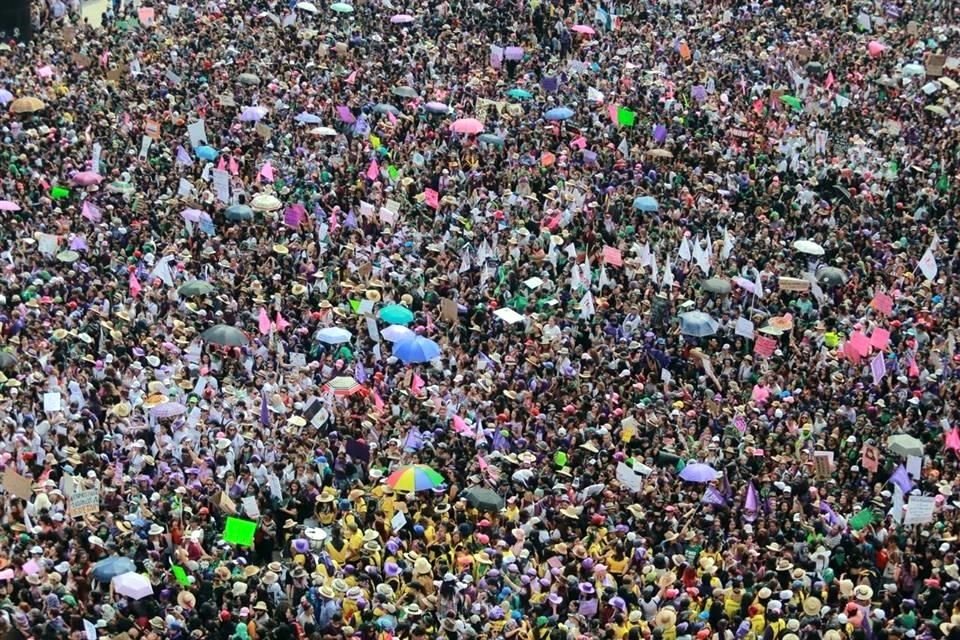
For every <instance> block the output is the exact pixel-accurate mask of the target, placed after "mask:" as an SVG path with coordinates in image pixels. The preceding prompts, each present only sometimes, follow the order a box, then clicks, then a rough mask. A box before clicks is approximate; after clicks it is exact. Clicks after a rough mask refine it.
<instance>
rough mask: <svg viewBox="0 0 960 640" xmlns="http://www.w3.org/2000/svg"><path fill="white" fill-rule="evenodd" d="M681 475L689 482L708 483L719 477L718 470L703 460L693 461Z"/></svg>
mask: <svg viewBox="0 0 960 640" xmlns="http://www.w3.org/2000/svg"><path fill="white" fill-rule="evenodd" d="M680 477H681V478H683V479H684V480H686V481H687V482H699V483H703V484H706V483H707V482H713V481H714V480H716V479H717V470H716V469H714V468H713V467H711V466H710V465H708V464H703V463H702V462H691V463H690V464H688V465H687V466H685V467H684V468H683V471H681V472H680Z"/></svg>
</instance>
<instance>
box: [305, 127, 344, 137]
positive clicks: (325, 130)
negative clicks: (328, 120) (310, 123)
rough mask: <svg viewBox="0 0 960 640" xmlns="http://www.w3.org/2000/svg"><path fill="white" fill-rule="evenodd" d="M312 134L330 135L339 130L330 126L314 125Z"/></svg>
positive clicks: (335, 133)
mask: <svg viewBox="0 0 960 640" xmlns="http://www.w3.org/2000/svg"><path fill="white" fill-rule="evenodd" d="M310 135H312V136H321V137H330V136H335V135H337V131H336V129H331V128H330V127H314V128H313V129H310Z"/></svg>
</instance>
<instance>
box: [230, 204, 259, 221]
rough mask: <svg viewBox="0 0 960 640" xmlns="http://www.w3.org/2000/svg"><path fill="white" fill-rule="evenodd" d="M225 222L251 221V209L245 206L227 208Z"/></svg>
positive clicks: (238, 205)
mask: <svg viewBox="0 0 960 640" xmlns="http://www.w3.org/2000/svg"><path fill="white" fill-rule="evenodd" d="M226 216H227V220H233V221H238V220H253V209H251V208H250V207H248V206H247V205H245V204H234V205H230V206H229V207H227V211H226Z"/></svg>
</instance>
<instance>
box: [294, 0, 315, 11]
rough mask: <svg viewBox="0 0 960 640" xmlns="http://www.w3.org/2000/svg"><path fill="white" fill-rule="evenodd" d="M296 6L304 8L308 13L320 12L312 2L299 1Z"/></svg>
mask: <svg viewBox="0 0 960 640" xmlns="http://www.w3.org/2000/svg"><path fill="white" fill-rule="evenodd" d="M296 6H297V9H303V10H304V11H306V12H307V13H320V10H319V9H317V6H316V5H315V4H313V3H312V2H298V3H297V5H296Z"/></svg>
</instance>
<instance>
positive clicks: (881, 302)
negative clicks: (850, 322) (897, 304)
mask: <svg viewBox="0 0 960 640" xmlns="http://www.w3.org/2000/svg"><path fill="white" fill-rule="evenodd" d="M870 306H871V307H873V308H874V309H876V310H877V311H879V312H880V313H882V314H883V315H885V316H889V315H890V314H891V313H893V298H891V297H890V296H888V295H887V294H885V293H883V292H882V291H881V292H879V293H877V295H875V296H873V300H871V301H870Z"/></svg>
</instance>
